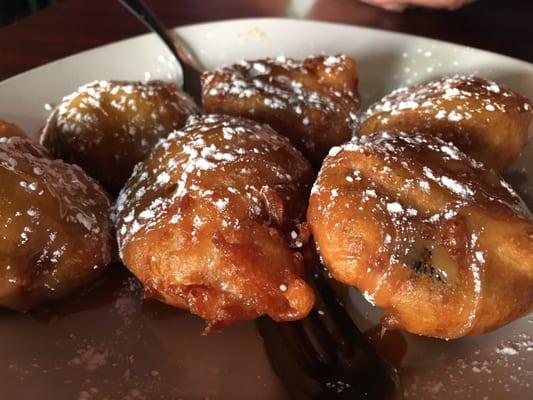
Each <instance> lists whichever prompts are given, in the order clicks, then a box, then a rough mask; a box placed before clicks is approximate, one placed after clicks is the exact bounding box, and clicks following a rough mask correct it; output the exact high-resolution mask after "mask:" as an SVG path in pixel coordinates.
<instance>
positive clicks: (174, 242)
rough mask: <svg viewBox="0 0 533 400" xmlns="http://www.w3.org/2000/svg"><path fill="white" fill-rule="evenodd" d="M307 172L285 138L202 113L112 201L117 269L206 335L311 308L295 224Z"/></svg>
mask: <svg viewBox="0 0 533 400" xmlns="http://www.w3.org/2000/svg"><path fill="white" fill-rule="evenodd" d="M313 178H314V174H313V172H312V169H311V166H310V165H309V163H308V162H307V161H306V160H305V159H304V158H303V157H302V155H301V154H300V153H299V152H298V151H297V150H296V149H294V148H293V147H292V146H291V145H290V143H289V142H288V140H287V139H286V138H284V137H282V136H280V135H278V134H276V133H275V132H274V131H273V130H271V129H270V128H269V127H268V126H262V125H259V124H257V123H255V122H252V121H249V120H246V119H243V118H233V117H228V116H218V115H209V116H204V117H199V118H197V119H193V120H192V122H191V123H190V124H188V125H187V126H186V127H185V128H183V130H181V131H176V132H174V133H171V134H170V135H169V136H168V137H167V138H166V139H165V140H163V141H161V142H160V143H159V144H158V145H157V146H156V147H155V148H154V151H153V152H152V154H151V155H150V156H149V157H148V158H147V159H146V160H145V161H144V162H142V163H139V164H138V165H137V166H136V168H135V170H134V173H133V175H132V177H131V178H130V180H129V181H128V182H127V184H126V186H125V187H124V189H123V190H122V192H121V194H120V196H119V198H118V200H117V220H116V227H117V236H118V242H119V249H120V251H121V256H122V259H123V261H124V263H125V265H126V266H127V267H128V268H129V269H130V270H131V271H132V272H133V273H134V274H135V275H136V276H137V277H138V278H139V280H140V281H141V282H142V283H143V284H144V286H145V291H146V295H147V296H148V297H152V298H156V299H159V300H161V301H163V302H165V303H167V304H171V305H173V306H176V307H181V308H186V309H189V310H190V311H191V312H192V313H194V314H197V315H199V316H200V317H202V318H204V319H205V320H206V321H207V323H208V327H207V329H208V330H209V329H213V328H214V329H219V328H222V327H224V326H226V325H229V324H230V323H232V322H234V321H237V320H246V319H252V318H256V317H258V316H261V315H264V314H266V315H269V316H270V317H272V318H273V319H275V320H276V321H288V320H296V319H299V318H303V317H304V316H306V315H307V313H308V312H309V311H310V309H311V308H312V306H313V304H314V294H313V291H312V289H311V288H310V287H309V286H308V285H307V283H306V282H305V280H304V279H303V277H304V272H305V271H304V258H303V254H302V250H303V249H304V247H305V245H306V241H307V237H308V234H306V232H307V230H306V229H305V226H301V225H300V224H301V223H302V222H303V220H304V218H305V210H306V206H307V200H308V196H309V191H310V188H311V185H312V182H313Z"/></svg>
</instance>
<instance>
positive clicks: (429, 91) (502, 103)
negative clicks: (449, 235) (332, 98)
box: [358, 76, 533, 171]
mask: <svg viewBox="0 0 533 400" xmlns="http://www.w3.org/2000/svg"><path fill="white" fill-rule="evenodd" d="M532 117H533V111H532V106H531V102H530V101H529V100H528V99H527V98H525V97H523V96H520V95H519V94H517V93H515V92H513V91H511V90H510V89H507V88H505V87H504V86H502V85H499V84H497V83H496V82H493V81H489V80H486V79H483V78H479V77H474V76H454V77H451V78H441V79H437V80H433V81H429V82H425V83H421V84H418V85H415V86H411V87H405V88H401V89H397V90H395V91H394V92H392V93H391V94H389V95H388V96H385V97H384V98H383V99H382V100H380V101H379V102H377V103H376V104H374V105H373V106H371V107H370V108H369V110H368V111H367V112H366V115H365V116H364V118H363V121H362V122H361V125H360V127H359V130H358V134H359V135H367V134H370V133H373V132H376V131H382V130H387V129H398V130H402V131H404V132H414V133H416V132H420V131H422V132H427V133H432V134H434V135H437V136H439V137H440V138H442V139H443V140H445V141H447V142H452V143H454V144H455V145H456V146H457V147H459V148H460V149H461V150H462V151H463V152H465V153H466V154H468V155H469V156H471V157H473V158H474V159H476V160H478V161H481V162H483V163H484V164H485V165H487V166H488V167H490V168H494V169H496V170H497V171H503V170H505V169H506V168H507V167H508V166H509V165H510V164H511V163H512V162H513V161H514V160H515V159H516V158H517V157H518V155H519V153H520V151H521V150H522V148H523V147H524V146H525V144H526V142H527V140H528V128H529V125H530V123H531V118H532Z"/></svg>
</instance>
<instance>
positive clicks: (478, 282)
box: [307, 131, 533, 338]
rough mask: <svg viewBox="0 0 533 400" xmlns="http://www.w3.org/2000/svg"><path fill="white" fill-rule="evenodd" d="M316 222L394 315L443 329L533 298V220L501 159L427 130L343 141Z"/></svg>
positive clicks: (362, 284)
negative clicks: (471, 152) (502, 172)
mask: <svg viewBox="0 0 533 400" xmlns="http://www.w3.org/2000/svg"><path fill="white" fill-rule="evenodd" d="M307 217H308V223H309V224H310V227H311V231H312V234H313V236H314V238H315V241H316V244H317V246H318V248H319V251H320V254H321V256H322V258H323V260H324V262H325V264H326V265H327V267H328V268H329V270H330V271H331V273H332V274H333V276H334V277H335V278H336V279H338V280H340V281H342V282H344V283H347V284H349V285H352V286H355V287H356V288H358V289H359V290H360V291H361V292H363V294H364V295H365V297H366V298H367V299H368V300H369V301H371V302H373V303H374V304H377V305H378V306H380V307H382V308H384V309H385V315H384V325H385V326H386V327H391V328H403V329H405V330H407V331H409V332H412V333H416V334H420V335H428V336H435V337H440V338H457V337H460V336H464V335H467V334H476V333H481V332H486V331H490V330H492V329H495V328H498V327H500V326H502V325H505V324H507V323H509V322H510V321H512V320H514V319H516V318H518V317H519V316H521V315H523V314H524V313H525V312H527V311H528V310H529V309H530V307H531V305H532V303H533V224H532V219H531V215H530V213H529V211H528V209H527V207H526V206H525V205H524V203H523V202H522V201H521V199H520V198H519V197H518V196H517V195H516V194H515V193H514V192H513V190H512V189H511V188H510V187H509V186H508V184H507V183H506V182H504V181H503V180H502V179H501V178H500V176H499V175H498V174H497V173H496V172H495V171H494V170H491V169H486V168H484V166H483V165H482V164H481V163H479V162H477V161H474V160H473V159H471V158H469V157H467V156H466V155H464V154H463V153H462V152H461V151H460V150H458V149H457V148H456V147H455V146H453V145H452V144H448V143H446V142H444V141H443V140H441V139H439V138H438V137H436V136H433V135H428V134H412V133H409V134H407V133H403V132H397V131H396V132H394V131H391V132H382V133H376V134H374V135H370V136H365V137H363V138H360V139H354V140H353V141H351V142H349V143H347V144H346V145H344V146H342V147H336V148H333V149H332V151H331V152H330V156H329V157H328V158H326V161H325V162H324V166H323V168H322V170H321V171H320V173H319V176H318V179H317V181H316V183H315V185H314V187H313V191H312V195H311V199H310V205H309V210H308V214H307Z"/></svg>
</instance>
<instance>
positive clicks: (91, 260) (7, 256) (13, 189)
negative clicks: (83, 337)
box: [0, 136, 116, 310]
mask: <svg viewBox="0 0 533 400" xmlns="http://www.w3.org/2000/svg"><path fill="white" fill-rule="evenodd" d="M0 183H1V184H0V244H1V245H0V306H1V307H7V308H11V309H14V310H28V309H30V308H32V307H34V306H36V305H38V304H41V303H44V302H46V301H49V300H53V299H58V298H61V297H64V296H66V295H68V294H69V293H71V292H72V291H73V290H75V289H77V288H80V287H82V286H84V285H86V284H87V283H89V282H91V281H93V280H94V279H96V278H97V277H98V276H100V275H101V274H102V272H103V271H105V269H106V267H107V265H108V264H109V263H110V262H111V260H112V257H113V255H114V251H115V248H116V246H115V242H114V238H113V227H112V221H111V218H110V211H111V201H110V199H109V198H108V197H107V195H106V194H105V192H104V191H103V189H102V188H101V187H100V186H99V185H98V184H97V183H96V181H94V180H93V179H92V178H90V177H89V176H87V175H86V174H85V173H84V172H83V171H82V170H81V169H80V168H79V167H77V166H75V165H71V164H66V163H64V162H63V161H60V160H52V159H50V158H49V156H48V153H47V152H46V150H45V149H43V148H42V147H41V146H39V145H37V144H33V143H32V142H31V141H30V140H29V139H27V138H23V137H20V136H9V137H8V136H5V137H0Z"/></svg>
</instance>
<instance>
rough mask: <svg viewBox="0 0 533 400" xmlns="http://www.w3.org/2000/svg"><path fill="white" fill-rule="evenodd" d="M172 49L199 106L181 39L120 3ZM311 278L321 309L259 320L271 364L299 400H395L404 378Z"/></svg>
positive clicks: (196, 70) (135, 1)
mask: <svg viewBox="0 0 533 400" xmlns="http://www.w3.org/2000/svg"><path fill="white" fill-rule="evenodd" d="M119 1H120V2H121V3H122V4H123V5H125V6H126V7H127V8H128V9H129V10H130V11H131V12H132V13H133V14H134V15H135V16H136V17H137V18H138V19H140V20H141V21H142V22H143V23H144V24H145V25H146V26H147V27H148V28H149V29H150V30H152V31H153V32H155V33H156V34H157V35H158V36H159V37H160V38H161V40H163V42H164V43H165V44H166V45H167V47H168V48H169V49H170V51H171V52H172V54H174V56H175V57H176V59H177V60H178V62H179V63H181V65H182V68H183V74H184V76H183V89H184V90H185V91H186V92H188V93H189V94H190V95H192V96H193V97H194V98H195V100H197V101H198V104H201V99H200V93H201V88H200V74H201V72H203V71H204V70H205V69H204V68H203V66H202V64H201V63H200V62H199V61H198V59H197V58H196V57H195V55H194V52H193V51H192V49H191V48H190V47H189V46H187V45H186V43H185V42H184V41H183V39H182V38H181V37H179V35H177V34H175V33H174V32H173V31H169V30H167V29H165V28H164V27H163V25H162V24H161V23H160V22H159V20H158V19H157V17H156V16H155V15H154V13H153V12H152V11H151V10H150V8H149V7H148V6H147V5H146V4H145V3H144V2H143V1H142V0H119ZM315 269H316V273H315V274H314V277H313V278H312V279H311V282H310V283H311V285H312V286H313V288H314V290H315V295H316V306H315V308H314V309H313V310H312V311H311V313H310V314H309V316H308V317H307V318H304V319H303V320H301V321H295V322H285V323H276V322H274V321H272V320H271V319H270V318H267V317H263V318H260V319H258V320H257V327H258V330H259V333H260V334H261V336H262V338H263V340H264V343H265V349H266V352H267V354H268V357H269V359H270V362H271V365H272V367H273V368H274V370H275V372H276V374H277V375H278V377H279V378H280V380H281V382H282V383H283V384H284V386H285V387H286V389H287V391H288V392H289V394H290V396H291V398H294V399H302V400H303V399H325V400H326V399H368V400H381V399H394V398H398V397H399V378H398V374H397V372H396V370H395V369H394V367H392V365H390V364H389V363H388V362H386V361H385V360H384V359H383V358H382V357H381V356H380V355H379V354H378V353H377V352H376V350H375V349H374V348H373V346H372V345H371V344H370V342H369V341H368V340H367V339H366V338H365V337H364V335H363V334H362V333H361V331H360V330H359V329H358V328H357V326H356V325H355V324H354V322H353V320H352V319H351V317H350V316H349V315H348V313H347V312H346V310H345V309H344V307H342V305H341V304H340V303H339V302H338V301H337V299H336V297H335V293H334V291H333V289H332V288H331V286H330V284H329V282H328V278H327V277H326V276H324V273H323V268H322V267H321V266H319V265H317V266H316V268H315Z"/></svg>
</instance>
